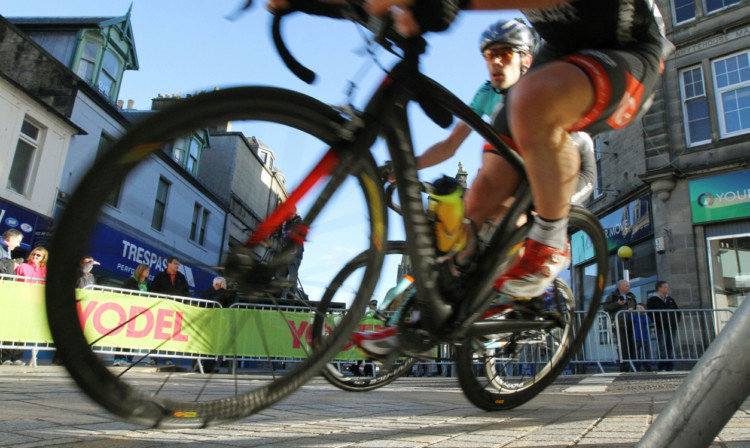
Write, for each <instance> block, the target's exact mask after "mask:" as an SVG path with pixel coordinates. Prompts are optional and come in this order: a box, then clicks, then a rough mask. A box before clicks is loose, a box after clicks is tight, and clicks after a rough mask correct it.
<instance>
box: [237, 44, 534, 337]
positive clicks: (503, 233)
mask: <svg viewBox="0 0 750 448" xmlns="http://www.w3.org/2000/svg"><path fill="white" fill-rule="evenodd" d="M402 47H403V49H404V56H403V59H402V60H401V61H399V62H398V63H396V65H395V66H394V68H393V69H392V70H391V72H390V73H389V74H388V75H387V76H386V78H385V79H384V80H383V82H382V83H381V85H380V87H379V88H378V89H377V90H376V91H375V93H374V94H373V96H372V97H371V99H370V101H369V102H368V104H367V106H366V107H365V109H364V112H363V113H362V114H361V115H359V114H358V115H357V116H356V117H352V119H351V120H350V121H349V125H350V127H349V128H348V129H347V132H345V133H344V134H346V135H345V136H344V139H345V142H342V148H343V153H344V154H347V155H348V156H346V157H343V158H342V159H341V160H339V159H338V158H337V157H332V156H331V152H329V153H328V154H327V155H326V156H325V157H324V159H323V160H321V162H320V163H319V164H318V166H316V168H315V169H313V171H312V172H311V173H310V175H309V176H308V178H307V179H306V180H305V181H303V183H302V184H301V185H300V187H299V188H298V189H297V190H295V191H294V192H293V193H292V194H291V196H290V198H289V199H288V200H287V202H286V203H285V204H284V205H283V206H281V207H279V208H278V209H277V210H276V211H275V212H274V213H272V214H271V216H269V217H268V218H267V219H266V221H264V222H263V223H262V224H261V225H260V226H259V228H258V229H259V230H258V232H256V235H258V236H257V237H256V236H254V237H253V238H251V242H253V243H257V242H258V241H260V240H261V239H263V238H262V237H263V236H264V235H266V234H270V233H269V232H272V231H273V229H275V228H276V227H277V226H278V225H280V223H281V222H283V221H284V220H285V219H286V218H287V217H288V216H289V214H290V213H291V211H292V210H293V208H294V207H295V206H296V203H297V201H299V199H300V198H301V197H302V196H304V194H305V193H306V192H307V191H309V189H310V187H311V186H312V185H314V184H315V183H316V182H318V181H319V180H320V179H321V177H323V176H324V175H330V174H334V173H336V172H338V173H345V172H348V169H347V168H348V167H349V166H350V165H351V164H353V163H356V154H358V153H360V151H369V149H370V147H371V146H372V145H373V144H374V141H375V138H376V137H377V135H381V136H382V137H384V139H385V141H386V144H387V147H388V149H389V151H390V155H391V158H392V160H393V165H394V168H395V175H396V180H397V184H398V185H399V188H398V190H399V193H398V194H399V200H400V203H401V208H402V217H403V220H404V225H405V228H406V241H407V253H408V254H409V256H410V257H411V260H412V263H413V265H414V270H413V272H412V277H413V278H414V282H415V284H416V285H417V288H416V306H417V308H418V309H419V310H420V311H421V312H422V316H423V318H422V321H423V322H424V326H425V328H426V329H427V331H428V332H429V333H430V334H431V335H432V336H433V338H434V339H435V340H436V342H449V343H451V342H454V341H458V340H460V339H461V338H463V337H465V336H466V335H467V334H470V333H473V331H472V330H471V328H472V325H473V324H474V323H475V322H476V321H478V320H480V318H481V317H482V313H483V311H484V310H485V308H486V302H487V297H488V296H489V293H490V291H491V288H492V283H493V280H494V275H493V274H495V273H496V272H497V271H498V269H499V268H500V266H501V263H502V262H503V260H504V256H503V254H506V253H508V251H509V250H510V249H511V246H512V243H513V241H512V239H510V238H508V236H509V235H512V234H514V233H515V232H517V228H516V222H517V220H518V218H519V217H520V216H521V215H523V214H525V213H527V212H528V210H529V208H530V206H531V191H530V188H529V186H528V182H527V181H526V178H525V171H524V169H523V161H522V160H521V158H520V156H519V155H518V154H517V153H516V152H514V151H513V150H511V149H510V147H509V146H508V145H507V144H506V143H505V142H504V141H503V140H502V139H501V138H500V137H499V136H498V135H497V133H496V132H495V131H494V130H493V129H492V127H491V126H490V125H489V124H488V123H486V122H485V121H484V120H482V119H481V118H480V117H479V116H478V115H477V114H476V113H475V112H474V111H473V110H471V108H469V107H468V106H467V105H466V104H464V103H463V102H462V101H461V100H459V99H458V98H457V97H456V96H455V95H453V94H452V93H450V92H449V91H447V90H446V89H445V88H444V87H442V86H441V85H440V84H438V83H437V82H435V81H433V80H431V79H430V78H428V77H426V76H424V75H422V74H421V73H420V72H419V68H418V62H419V56H420V54H421V52H422V49H423V41H422V40H421V38H414V39H407V41H406V44H402ZM417 98H429V101H430V102H429V103H427V104H425V103H424V102H423V103H420V104H421V105H422V106H423V109H425V110H426V111H427V112H428V115H430V112H429V111H428V108H432V109H430V110H432V111H433V112H437V113H442V112H447V113H450V114H451V115H452V116H455V117H457V118H459V119H461V120H463V121H464V122H465V123H467V124H468V125H469V126H471V127H472V128H473V129H474V130H476V131H477V132H478V133H479V135H480V136H481V137H483V138H484V139H485V140H486V141H487V142H489V143H490V144H491V145H493V146H494V147H496V148H498V150H499V151H500V152H501V153H502V154H503V156H504V157H505V158H506V159H507V160H508V161H509V162H510V163H511V165H512V166H513V167H514V168H515V169H516V170H517V171H518V172H519V173H520V174H521V178H522V179H523V180H522V181H521V183H520V185H519V186H518V188H517V191H516V194H515V195H514V196H515V201H514V202H513V204H512V206H511V207H510V209H509V211H508V213H507V215H506V216H505V217H504V219H503V220H502V222H501V223H500V225H499V226H498V228H497V231H496V232H495V234H494V236H493V238H492V239H491V241H490V244H489V246H488V250H486V251H484V253H483V254H482V256H481V259H480V260H479V261H480V262H479V263H478V265H479V266H478V269H476V270H475V272H473V273H472V274H471V276H470V279H469V281H467V282H466V284H467V285H471V286H470V287H469V288H468V289H467V290H466V291H463V292H462V295H464V296H465V297H467V300H464V301H462V303H461V305H460V308H459V311H458V313H455V314H454V310H453V307H452V306H451V305H449V304H448V303H446V302H445V301H444V300H443V299H442V297H441V293H440V290H439V288H438V283H437V276H438V272H437V270H436V258H437V254H436V251H435V246H434V235H433V228H432V225H431V223H430V222H429V220H428V219H427V215H426V213H425V210H424V205H423V202H422V196H421V182H420V180H419V177H418V175H417V164H416V157H415V154H414V147H413V143H412V138H411V134H410V131H409V129H410V128H409V117H408V114H407V112H406V106H407V105H408V103H409V102H411V101H417ZM341 180H343V179H342V178H341V176H339V179H338V180H337V181H336V182H332V183H333V186H332V187H331V184H329V187H331V188H332V189H333V188H335V187H337V186H338V183H339V182H340V181H341ZM327 188H328V187H327ZM331 191H333V190H331ZM325 200H327V195H325V194H323V195H322V196H321V198H319V200H318V201H319V202H320V201H323V202H322V203H324V202H325ZM322 203H321V206H322ZM315 210H318V207H316V206H314V207H313V212H312V213H310V214H308V216H306V217H305V218H304V220H303V222H304V225H305V226H307V225H309V223H311V222H312V220H313V219H314V217H315V215H316V213H314V211H315ZM261 229H262V230H263V231H262V232H261ZM300 233H302V234H303V235H304V233H306V228H305V229H303V230H302V231H301V232H300ZM449 319H451V320H452V325H446V322H447V321H448V320H449ZM488 325H491V326H496V327H502V328H504V329H506V331H507V328H506V327H507V325H508V323H507V322H505V323H503V322H492V323H487V322H484V323H482V325H481V327H477V328H475V329H474V331H487V330H485V329H484V327H485V326H488ZM503 325H505V326H503ZM479 328H482V330H479ZM493 328H494V327H493Z"/></svg>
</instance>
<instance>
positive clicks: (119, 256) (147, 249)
mask: <svg viewBox="0 0 750 448" xmlns="http://www.w3.org/2000/svg"><path fill="white" fill-rule="evenodd" d="M89 248H90V251H89V252H88V254H89V255H91V256H92V257H94V259H95V260H96V261H98V262H99V263H101V265H100V266H99V269H104V270H106V271H109V272H113V273H116V274H119V275H122V276H125V277H130V276H131V275H133V273H134V272H135V268H136V267H137V266H138V265H139V264H147V265H148V266H149V268H150V269H151V273H150V275H149V283H150V282H151V281H152V280H153V279H154V275H156V274H158V273H159V272H162V271H164V270H165V269H166V267H167V258H169V257H171V256H176V257H178V258H180V272H182V273H183V274H184V275H185V278H186V279H187V281H188V284H189V285H190V290H191V292H193V293H200V292H201V291H205V290H207V289H208V288H210V287H211V285H212V284H213V279H214V277H215V276H216V274H215V273H213V272H210V271H205V270H203V269H201V268H198V267H195V266H191V265H190V264H189V263H186V260H184V259H182V258H181V257H180V256H179V255H176V254H173V253H167V252H164V251H162V250H160V249H157V248H155V247H153V246H151V245H149V244H146V243H144V242H142V241H139V240H137V239H135V238H133V237H131V236H129V235H126V234H124V233H122V232H120V231H118V230H115V229H113V228H111V227H109V226H106V225H104V224H101V223H97V224H96V227H94V234H93V236H92V237H91V240H90V243H89Z"/></svg>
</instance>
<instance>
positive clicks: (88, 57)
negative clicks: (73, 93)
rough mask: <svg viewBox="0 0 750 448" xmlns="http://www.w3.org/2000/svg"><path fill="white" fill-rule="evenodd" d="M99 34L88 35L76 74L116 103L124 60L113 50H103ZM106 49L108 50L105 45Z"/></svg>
mask: <svg viewBox="0 0 750 448" xmlns="http://www.w3.org/2000/svg"><path fill="white" fill-rule="evenodd" d="M99 39H100V36H99V35H98V33H90V34H86V37H85V38H84V40H83V41H82V43H81V45H82V46H83V48H82V49H81V50H80V51H81V54H80V58H79V60H78V69H77V71H76V73H77V74H78V76H80V77H81V78H83V80H84V81H86V82H87V83H89V84H90V85H91V86H93V87H95V88H96V89H98V90H99V91H100V92H101V93H102V94H103V95H104V96H106V97H107V98H109V99H110V100H112V101H114V99H115V97H116V96H117V91H118V85H119V82H120V77H121V67H122V66H123V62H122V58H121V57H119V56H118V55H117V54H116V53H115V52H113V51H111V50H106V49H105V50H102V43H101V42H100V41H99ZM104 48H107V46H106V45H105V46H104Z"/></svg>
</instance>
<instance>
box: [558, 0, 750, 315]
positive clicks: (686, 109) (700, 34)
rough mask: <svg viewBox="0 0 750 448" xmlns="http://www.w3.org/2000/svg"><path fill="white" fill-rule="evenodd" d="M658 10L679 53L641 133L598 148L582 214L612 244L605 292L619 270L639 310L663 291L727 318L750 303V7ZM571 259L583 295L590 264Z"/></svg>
mask: <svg viewBox="0 0 750 448" xmlns="http://www.w3.org/2000/svg"><path fill="white" fill-rule="evenodd" d="M657 3H658V5H659V7H660V9H661V12H662V15H663V16H664V19H665V22H666V27H667V36H668V38H669V39H670V40H671V41H672V42H673V43H674V44H675V46H676V49H675V51H674V53H673V54H672V55H671V56H670V57H669V58H668V59H667V60H666V61H665V72H664V75H663V78H662V82H661V89H660V90H659V92H657V95H656V98H655V101H654V104H653V106H652V107H651V109H650V110H649V112H648V113H647V114H646V116H645V117H644V118H643V120H642V121H641V122H640V123H635V124H633V125H631V126H630V127H628V128H626V129H624V130H622V131H619V132H615V133H609V134H603V135H600V136H598V137H597V138H596V139H595V143H596V152H597V165H598V168H599V172H598V179H597V190H596V193H595V195H594V197H593V198H592V199H591V201H590V202H589V203H588V204H587V205H588V207H589V208H591V209H592V210H593V211H595V212H596V213H597V215H598V216H599V217H600V219H601V221H602V224H603V226H604V227H605V231H606V233H607V236H608V239H609V243H610V244H609V246H610V250H611V253H610V260H611V263H610V265H611V266H612V267H611V269H610V272H609V275H608V278H607V285H608V289H614V287H615V283H616V281H617V280H618V279H620V278H623V276H624V274H625V272H624V270H625V269H627V270H628V274H629V276H630V280H631V284H632V286H633V292H634V293H635V294H636V296H637V297H638V300H639V301H640V302H645V301H646V299H647V298H648V296H649V295H651V294H653V292H654V283H655V282H656V281H657V280H665V281H668V282H669V284H670V289H671V292H670V295H672V296H673V297H675V299H676V300H677V302H678V304H679V306H680V307H681V308H683V309H686V308H730V309H734V308H736V306H737V305H738V304H739V303H740V301H741V300H742V297H744V296H745V295H747V293H748V292H750V252H748V249H749V248H750V198H748V194H749V192H748V190H747V187H748V184H750V169H748V168H749V167H748V165H749V164H750V2H747V1H740V0H660V1H657ZM622 245H628V246H630V247H631V248H632V249H633V257H632V259H630V260H629V261H627V262H626V261H625V260H622V259H620V258H619V257H617V255H616V252H617V249H618V248H619V247H620V246H622ZM573 251H574V263H573V270H572V273H571V275H572V277H574V284H577V285H581V284H583V282H585V281H586V270H587V269H589V270H590V265H589V264H587V260H582V259H579V260H577V261H576V260H575V251H576V248H575V245H574V247H573ZM579 290H580V288H579Z"/></svg>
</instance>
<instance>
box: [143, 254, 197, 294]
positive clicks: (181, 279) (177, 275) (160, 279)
mask: <svg viewBox="0 0 750 448" xmlns="http://www.w3.org/2000/svg"><path fill="white" fill-rule="evenodd" d="M179 268H180V259H179V258H177V257H169V258H167V269H166V270H164V271H162V272H159V273H158V274H156V275H155V276H154V279H153V280H152V281H151V291H152V292H158V293H161V294H168V295H173V296H188V295H189V294H190V287H189V286H188V282H187V279H186V278H185V276H184V275H182V273H181V272H178V271H177V270H178V269H179Z"/></svg>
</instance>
